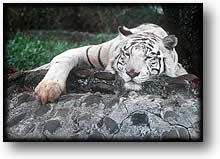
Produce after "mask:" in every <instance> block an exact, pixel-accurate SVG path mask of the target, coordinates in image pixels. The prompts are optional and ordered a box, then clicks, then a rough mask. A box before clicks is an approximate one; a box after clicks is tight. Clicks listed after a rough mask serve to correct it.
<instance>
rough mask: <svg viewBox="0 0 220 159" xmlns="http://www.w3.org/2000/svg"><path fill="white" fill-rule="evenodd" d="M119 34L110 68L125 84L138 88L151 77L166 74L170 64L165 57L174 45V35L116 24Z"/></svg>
mask: <svg viewBox="0 0 220 159" xmlns="http://www.w3.org/2000/svg"><path fill="white" fill-rule="evenodd" d="M119 36H120V39H121V42H120V44H119V47H117V48H116V50H115V55H117V56H116V57H115V60H114V62H113V68H114V70H115V71H116V72H117V73H118V75H119V76H120V77H121V78H122V79H123V80H124V81H125V88H127V89H132V90H139V89H141V83H143V82H145V81H147V80H149V79H150V77H152V76H155V75H160V74H166V72H167V71H168V70H167V69H169V67H170V66H167V65H169V64H167V62H166V61H167V58H170V57H171V56H170V55H171V54H172V52H173V50H174V47H175V46H176V45H177V38H176V37H175V36H174V35H168V36H166V37H164V38H161V37H159V36H157V35H155V34H153V33H151V32H137V33H132V32H129V30H124V29H123V27H119ZM174 60H175V59H174ZM171 61H172V60H171ZM168 62H170V60H168ZM171 63H172V62H171ZM174 63H176V62H174ZM171 67H175V66H171Z"/></svg>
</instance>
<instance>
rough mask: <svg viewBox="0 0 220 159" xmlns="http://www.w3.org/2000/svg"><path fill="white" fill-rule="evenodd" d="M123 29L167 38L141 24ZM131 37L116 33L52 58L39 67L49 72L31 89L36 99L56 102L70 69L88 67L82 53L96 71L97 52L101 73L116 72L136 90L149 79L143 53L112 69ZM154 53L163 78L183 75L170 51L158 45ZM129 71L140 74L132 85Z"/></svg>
mask: <svg viewBox="0 0 220 159" xmlns="http://www.w3.org/2000/svg"><path fill="white" fill-rule="evenodd" d="M124 29H125V30H127V31H130V32H131V33H133V34H138V33H142V32H143V33H144V32H148V33H153V34H155V35H156V36H158V37H159V38H161V39H162V38H164V37H166V36H167V33H166V32H165V31H164V30H163V29H162V28H161V27H159V26H156V25H154V24H143V25H140V26H139V27H137V28H133V29H128V28H125V27H124ZM133 34H132V35H133ZM132 35H131V36H124V35H122V34H121V33H119V36H118V37H116V38H115V39H113V40H111V41H108V42H105V43H103V44H99V45H93V46H85V47H81V48H76V49H71V50H67V51H65V52H63V53H62V54H60V55H58V56H56V57H55V58H54V59H53V60H52V61H51V62H50V64H46V65H44V66H41V67H40V68H45V69H49V70H48V72H47V74H46V75H45V77H44V78H43V80H42V81H41V82H40V83H39V84H38V86H37V87H36V89H35V94H36V98H37V99H38V100H39V101H41V102H42V103H47V101H54V100H55V99H56V98H58V97H59V96H60V94H61V93H62V92H64V91H65V89H66V88H65V87H66V79H67V77H68V75H69V72H70V71H71V70H72V69H73V68H74V67H76V66H77V65H78V66H79V65H81V64H82V63H86V64H88V65H89V62H88V59H87V56H86V52H88V54H89V59H90V61H91V63H92V64H93V65H94V66H95V67H96V68H101V65H100V63H99V62H98V52H99V50H100V48H101V54H100V57H101V60H102V63H103V64H104V66H105V71H109V72H111V73H115V72H118V74H119V76H121V77H122V78H123V79H124V81H125V88H127V89H133V90H140V89H141V85H140V84H141V83H143V82H145V81H146V80H148V79H149V76H150V74H149V68H148V67H146V65H148V64H147V62H145V61H144V60H143V58H144V56H143V51H140V50H136V51H134V53H133V54H132V55H131V56H130V59H129V60H127V61H126V64H125V65H124V66H123V67H122V70H118V68H117V66H116V62H117V60H118V59H116V57H118V55H119V54H120V47H122V46H125V45H129V42H131V41H132V40H131V39H132ZM117 46H119V47H118V49H116V47H117ZM154 49H155V51H157V50H161V51H162V52H163V55H161V56H163V57H166V62H165V63H166V72H165V74H167V75H168V76H172V77H175V76H176V75H182V74H186V73H187V72H186V71H185V70H184V69H183V68H182V66H181V65H179V64H178V57H177V53H176V51H175V49H174V50H173V51H168V50H166V49H165V47H164V46H163V44H162V43H159V44H158V46H155V48H154ZM37 69H39V68H37ZM37 69H34V70H37ZM130 69H135V71H138V72H140V74H139V75H138V76H137V77H135V78H133V79H132V81H131V77H130V76H128V74H127V73H126V71H129V70H130ZM177 72H178V73H177ZM50 87H56V88H50Z"/></svg>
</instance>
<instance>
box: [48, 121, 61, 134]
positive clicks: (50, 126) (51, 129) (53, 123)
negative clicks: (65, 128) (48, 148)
mask: <svg viewBox="0 0 220 159" xmlns="http://www.w3.org/2000/svg"><path fill="white" fill-rule="evenodd" d="M59 128H61V125H60V122H59V121H58V120H49V121H47V122H46V123H45V126H44V131H46V130H48V131H49V132H50V133H51V134H53V133H54V132H55V131H56V130H57V129H59Z"/></svg>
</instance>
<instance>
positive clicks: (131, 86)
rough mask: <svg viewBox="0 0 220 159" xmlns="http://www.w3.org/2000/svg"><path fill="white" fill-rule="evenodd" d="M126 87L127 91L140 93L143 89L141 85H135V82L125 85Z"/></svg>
mask: <svg viewBox="0 0 220 159" xmlns="http://www.w3.org/2000/svg"><path fill="white" fill-rule="evenodd" d="M124 87H125V89H127V90H134V91H139V90H141V88H142V87H141V85H140V84H137V83H135V82H133V81H129V82H126V83H125V84H124Z"/></svg>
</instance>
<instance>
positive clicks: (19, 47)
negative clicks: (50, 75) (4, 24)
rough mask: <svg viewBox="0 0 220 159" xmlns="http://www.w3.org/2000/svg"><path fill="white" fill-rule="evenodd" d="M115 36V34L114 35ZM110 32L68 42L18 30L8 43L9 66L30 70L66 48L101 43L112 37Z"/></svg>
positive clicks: (48, 60)
mask: <svg viewBox="0 0 220 159" xmlns="http://www.w3.org/2000/svg"><path fill="white" fill-rule="evenodd" d="M114 36H115V35H114ZM114 36H109V35H108V34H97V35H96V36H92V37H89V38H88V40H87V41H78V42H77V43H76V42H67V41H59V40H54V38H51V39H42V38H40V37H38V36H35V37H30V36H25V35H23V34H21V33H20V32H18V33H17V34H16V35H15V36H14V37H13V38H12V39H11V40H9V41H8V43H7V62H8V66H13V67H15V68H16V69H18V70H21V71H23V70H30V69H33V68H36V67H38V66H41V65H43V64H46V63H49V62H50V61H51V60H52V58H53V57H55V56H56V55H58V54H60V53H62V52H64V51H65V50H68V49H72V48H76V47H82V46H86V45H89V44H92V45H93V44H99V43H103V42H105V41H108V40H110V39H112V38H113V37H114Z"/></svg>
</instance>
